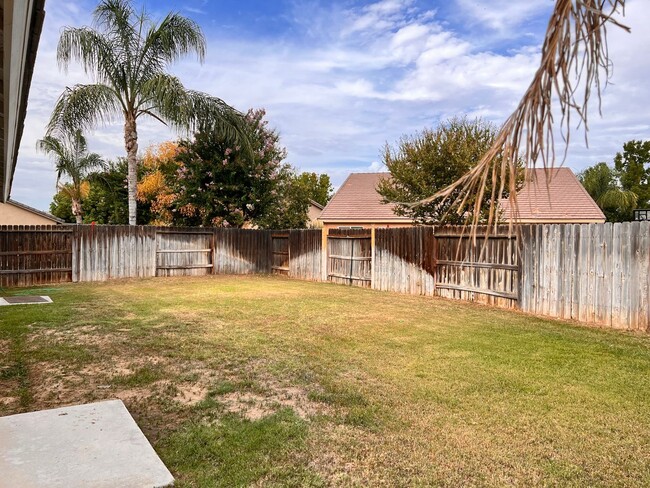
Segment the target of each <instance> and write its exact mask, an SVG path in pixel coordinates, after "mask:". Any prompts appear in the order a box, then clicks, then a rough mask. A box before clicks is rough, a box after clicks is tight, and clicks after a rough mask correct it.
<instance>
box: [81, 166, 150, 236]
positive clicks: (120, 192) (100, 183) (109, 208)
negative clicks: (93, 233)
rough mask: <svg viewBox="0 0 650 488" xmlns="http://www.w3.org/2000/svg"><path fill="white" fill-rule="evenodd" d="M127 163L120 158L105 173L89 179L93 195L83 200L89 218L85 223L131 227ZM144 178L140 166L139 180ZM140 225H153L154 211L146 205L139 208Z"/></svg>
mask: <svg viewBox="0 0 650 488" xmlns="http://www.w3.org/2000/svg"><path fill="white" fill-rule="evenodd" d="M127 174H128V163H127V161H126V159H124V158H120V159H118V160H117V161H111V162H110V163H109V164H108V166H107V168H106V169H105V170H104V171H101V172H96V173H93V174H92V175H90V177H89V182H90V191H89V192H88V196H87V197H86V199H85V200H84V208H85V209H86V215H85V217H84V222H85V223H87V224H90V223H92V222H95V223H97V224H111V225H126V224H128V223H129V207H128V203H127V198H126V197H127V183H126V182H127ZM142 175H143V168H142V166H141V165H138V178H141V177H142ZM137 210H138V222H141V223H143V224H148V223H150V221H151V208H150V205H149V204H148V203H147V202H145V203H141V204H140V205H138V209H137Z"/></svg>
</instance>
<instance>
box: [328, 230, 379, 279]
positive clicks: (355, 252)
mask: <svg viewBox="0 0 650 488" xmlns="http://www.w3.org/2000/svg"><path fill="white" fill-rule="evenodd" d="M327 279H328V280H329V281H331V282H333V283H339V284H344V285H350V286H360V287H364V288H370V287H371V286H372V242H371V235H370V230H369V229H359V230H356V229H349V230H348V229H330V231H329V233H328V235H327Z"/></svg>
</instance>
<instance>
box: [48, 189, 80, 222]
mask: <svg viewBox="0 0 650 488" xmlns="http://www.w3.org/2000/svg"><path fill="white" fill-rule="evenodd" d="M50 213H51V214H52V215H54V216H55V217H58V218H60V219H61V220H63V221H64V222H67V223H69V224H74V223H75V222H76V220H77V219H76V218H75V216H74V214H73V213H72V199H71V198H70V193H69V192H67V191H62V190H59V191H57V192H56V194H55V195H54V198H53V199H52V203H50Z"/></svg>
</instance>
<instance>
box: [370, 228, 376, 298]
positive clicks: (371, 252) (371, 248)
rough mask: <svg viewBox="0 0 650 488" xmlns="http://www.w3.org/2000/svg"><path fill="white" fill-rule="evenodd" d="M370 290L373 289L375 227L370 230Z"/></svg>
mask: <svg viewBox="0 0 650 488" xmlns="http://www.w3.org/2000/svg"><path fill="white" fill-rule="evenodd" d="M370 288H372V289H373V290H374V289H375V226H374V225H373V226H372V227H371V228H370Z"/></svg>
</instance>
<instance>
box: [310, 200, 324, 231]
mask: <svg viewBox="0 0 650 488" xmlns="http://www.w3.org/2000/svg"><path fill="white" fill-rule="evenodd" d="M322 211H323V209H322V208H318V207H317V206H316V205H309V209H308V211H307V216H308V218H309V226H310V227H311V228H313V229H320V228H321V227H322V226H323V223H322V222H321V221H320V220H318V217H320V214H321V212H322Z"/></svg>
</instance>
